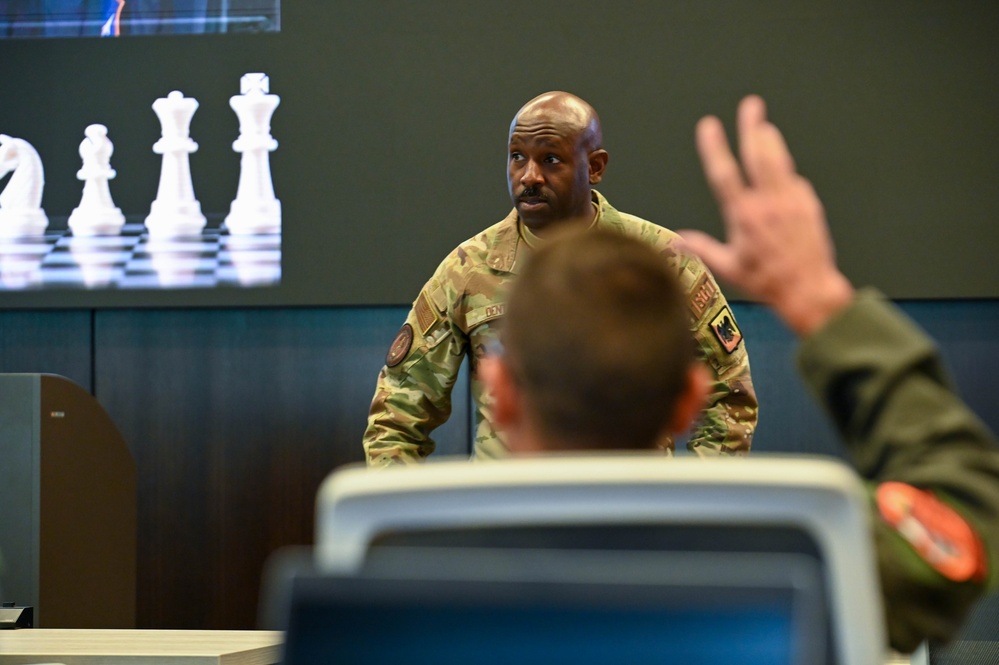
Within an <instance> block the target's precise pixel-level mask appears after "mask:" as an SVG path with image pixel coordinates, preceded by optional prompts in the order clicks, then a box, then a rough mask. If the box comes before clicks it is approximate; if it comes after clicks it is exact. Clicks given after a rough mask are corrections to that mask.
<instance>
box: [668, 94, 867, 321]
mask: <svg viewBox="0 0 999 665" xmlns="http://www.w3.org/2000/svg"><path fill="white" fill-rule="evenodd" d="M738 132H739V152H740V157H741V159H742V168H741V169H740V166H739V162H738V161H737V160H736V158H735V156H734V155H733V154H732V150H731V149H730V148H729V144H728V139H727V138H726V137H725V129H724V127H723V126H722V124H721V121H719V120H718V118H715V117H712V116H708V117H705V118H702V119H701V121H700V122H699V123H698V124H697V151H698V153H699V154H700V157H701V164H702V165H703V167H704V175H705V177H706V178H707V181H708V185H709V186H710V187H711V190H712V191H713V192H714V195H715V199H716V200H717V201H718V207H719V208H720V209H721V213H722V217H723V219H724V222H725V232H726V235H727V242H726V243H724V244H722V243H720V242H718V241H717V240H715V239H714V238H712V237H711V236H709V235H707V234H705V233H702V232H700V231H682V232H681V235H682V236H683V239H684V241H685V244H686V246H687V248H688V249H689V250H690V251H692V252H694V253H695V254H698V255H700V257H701V258H702V259H703V260H704V262H705V263H706V264H707V265H708V267H709V268H711V270H712V271H713V272H714V273H715V274H716V275H717V276H718V277H720V278H721V279H723V280H726V281H728V282H730V283H732V284H734V285H736V286H738V287H739V288H741V289H742V290H743V291H745V292H746V293H747V294H748V295H751V296H753V297H755V298H758V299H759V300H761V301H763V302H764V303H766V304H768V305H770V306H771V307H773V309H774V310H775V311H776V312H777V314H778V316H780V317H781V318H782V319H783V320H784V322H785V323H787V325H788V326H790V328H791V329H792V330H794V331H795V332H796V333H798V334H799V335H808V334H810V333H812V332H814V331H816V330H818V329H819V328H821V327H822V326H823V325H824V324H825V323H826V322H827V321H828V320H829V319H830V318H832V317H833V316H834V315H836V314H837V313H838V312H839V311H841V310H842V309H843V308H844V307H846V306H847V305H848V304H849V303H850V301H851V300H852V299H853V287H852V286H851V284H850V282H849V281H848V280H847V279H846V277H845V276H844V275H843V274H842V273H841V272H840V271H839V269H838V268H837V267H836V259H835V250H834V247H833V244H832V239H831V238H830V236H829V229H828V227H827V226H826V220H825V213H824V211H823V209H822V203H821V201H819V198H818V196H817V195H816V194H815V190H814V189H813V188H812V185H811V183H809V182H808V181H807V180H806V179H805V178H803V177H801V176H800V175H798V173H797V172H796V171H795V166H794V159H793V158H792V157H791V153H790V152H789V151H788V148H787V144H786V143H785V142H784V137H783V136H782V135H781V133H780V130H778V129H777V127H776V126H774V125H773V124H771V123H770V122H768V121H767V117H766V106H765V105H764V102H763V100H762V99H761V98H760V97H757V96H749V97H746V98H745V99H743V100H742V102H741V103H740V104H739V111H738Z"/></svg>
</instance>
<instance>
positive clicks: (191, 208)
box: [146, 90, 206, 238]
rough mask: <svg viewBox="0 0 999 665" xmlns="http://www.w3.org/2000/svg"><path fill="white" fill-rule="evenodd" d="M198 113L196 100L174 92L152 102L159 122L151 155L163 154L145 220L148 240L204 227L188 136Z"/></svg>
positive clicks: (194, 147) (191, 142) (192, 232)
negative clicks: (192, 175)
mask: <svg viewBox="0 0 999 665" xmlns="http://www.w3.org/2000/svg"><path fill="white" fill-rule="evenodd" d="M197 110H198V100H196V99H194V98H192V97H185V96H184V93H182V92H180V91H178V90H174V91H173V92H171V93H170V94H169V95H167V96H166V97H160V98H159V99H157V100H156V101H155V102H153V111H155V112H156V116H157V117H158V118H159V119H160V125H161V126H162V130H163V133H162V136H161V137H160V139H159V140H158V141H157V142H156V143H154V144H153V152H155V153H156V154H159V155H163V164H162V167H161V169H160V184H159V188H158V189H157V190H156V200H154V201H153V203H152V205H151V206H150V209H149V216H148V217H146V228H147V229H148V230H149V235H150V237H155V238H176V237H181V236H190V235H197V234H200V233H201V230H202V229H203V228H205V223H206V220H205V216H204V215H203V214H201V203H199V202H198V200H197V199H195V198H194V185H193V184H192V182H191V162H190V155H191V153H192V152H195V151H196V150H197V149H198V144H197V143H195V142H194V140H193V139H192V138H191V136H190V127H191V118H192V117H194V112H195V111H197Z"/></svg>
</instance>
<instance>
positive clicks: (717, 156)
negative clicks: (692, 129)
mask: <svg viewBox="0 0 999 665" xmlns="http://www.w3.org/2000/svg"><path fill="white" fill-rule="evenodd" d="M695 136H696V140H697V154H698V155H699V156H700V158H701V167H702V168H703V169H704V177H705V179H707V181H708V186H709V187H711V191H712V192H713V193H714V195H715V199H716V200H717V201H718V204H719V205H720V206H721V207H722V208H723V209H724V208H726V207H727V206H728V205H730V204H731V203H732V201H734V200H735V199H736V198H737V197H738V196H739V194H740V193H741V192H742V190H743V189H744V187H745V183H744V181H743V178H742V171H741V169H740V168H739V163H738V162H737V161H736V159H735V155H733V154H732V149H731V148H730V147H729V144H728V138H726V136H725V128H724V127H723V126H722V123H721V121H720V120H719V119H718V118H716V117H714V116H708V117H705V118H701V120H700V121H699V122H698V123H697V128H696V134H695Z"/></svg>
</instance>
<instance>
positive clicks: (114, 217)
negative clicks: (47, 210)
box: [69, 125, 125, 236]
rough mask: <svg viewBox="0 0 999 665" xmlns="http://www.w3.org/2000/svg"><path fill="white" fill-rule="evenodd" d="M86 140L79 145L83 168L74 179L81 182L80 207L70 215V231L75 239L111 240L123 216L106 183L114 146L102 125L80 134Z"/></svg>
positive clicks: (122, 221) (112, 172)
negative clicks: (101, 238)
mask: <svg viewBox="0 0 999 665" xmlns="http://www.w3.org/2000/svg"><path fill="white" fill-rule="evenodd" d="M83 134H84V136H86V137H87V138H85V139H83V142H82V143H80V158H81V159H82V160H83V168H81V169H80V170H79V171H77V172H76V177H77V178H78V179H79V180H82V181H83V196H82V197H81V198H80V205H79V206H77V207H76V208H74V209H73V212H72V213H70V215H69V228H70V230H72V231H73V235H74V236H113V235H118V234H119V233H121V227H123V226H124V225H125V215H123V214H122V213H121V208H118V207H116V206H115V204H114V201H112V200H111V189H110V188H109V187H108V181H109V180H111V179H112V178H114V177H115V170H114V169H113V168H111V153H113V152H114V146H113V145H112V144H111V140H110V139H109V138H108V128H107V127H105V126H104V125H89V126H88V127H87V129H86V130H84V132H83Z"/></svg>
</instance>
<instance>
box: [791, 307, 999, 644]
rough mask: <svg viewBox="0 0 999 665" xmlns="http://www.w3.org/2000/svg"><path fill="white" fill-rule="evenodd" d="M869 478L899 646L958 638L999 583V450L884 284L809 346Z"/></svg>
mask: <svg viewBox="0 0 999 665" xmlns="http://www.w3.org/2000/svg"><path fill="white" fill-rule="evenodd" d="M798 360H799V366H800V368H801V370H802V373H803V375H804V377H805V380H806V382H807V383H808V384H809V387H810V388H811V389H812V390H813V392H814V393H815V394H816V396H817V397H818V399H819V400H820V402H822V403H823V404H824V405H825V406H826V408H827V410H828V411H829V413H830V414H831V415H832V417H833V420H834V421H835V423H836V425H837V427H838V428H839V430H840V433H841V434H842V435H843V438H844V440H845V441H846V444H847V447H848V450H849V453H850V456H851V458H852V459H853V462H854V464H855V466H856V467H857V469H858V471H859V472H860V474H861V475H862V476H863V477H865V478H867V479H868V480H869V482H870V490H871V506H872V514H873V516H872V528H873V529H874V538H875V543H876V550H877V557H878V570H879V572H880V577H881V588H882V594H883V597H884V606H885V610H886V620H887V626H888V637H889V640H890V642H891V646H892V647H893V648H895V649H897V650H899V651H902V652H906V653H908V652H910V651H912V650H913V649H915V648H916V647H917V646H918V645H919V643H920V642H921V641H922V640H924V639H932V640H943V641H946V640H948V639H950V638H951V637H953V636H954V634H955V633H956V632H957V630H958V628H959V627H960V626H961V624H962V622H963V621H964V619H965V617H966V616H967V615H968V613H969V611H970V609H971V608H972V606H973V605H974V603H975V601H977V600H978V599H979V598H980V597H981V595H982V594H983V592H984V591H985V590H986V589H988V588H995V586H996V585H997V583H999V448H997V446H996V441H995V437H994V435H993V434H992V433H991V432H989V430H988V428H986V427H985V425H983V424H982V423H981V422H980V421H979V420H978V418H977V417H976V416H975V415H974V414H973V413H972V412H971V410H970V409H968V407H967V406H966V405H965V404H964V403H963V402H962V401H961V399H960V398H959V397H958V396H957V395H956V394H955V392H954V390H953V389H952V388H951V386H950V385H949V380H948V378H947V376H946V372H945V371H944V368H943V366H942V363H941V362H940V356H939V353H938V351H937V349H936V346H935V345H934V343H933V341H932V340H930V339H929V338H928V337H927V336H926V335H924V334H923V333H922V331H920V330H919V329H918V328H916V327H915V326H914V325H913V324H912V323H911V322H910V321H908V319H906V318H905V317H904V316H903V315H902V314H901V313H899V312H898V311H897V310H895V309H894V308H893V307H892V306H891V305H890V304H889V303H887V302H886V301H885V299H884V297H883V296H881V294H879V293H877V292H876V291H873V290H863V291H861V292H859V293H858V296H857V298H856V300H855V302H854V304H853V305H852V306H851V307H849V308H848V309H847V310H846V311H845V312H843V313H842V314H841V315H839V316H838V317H836V318H835V319H834V320H833V321H831V322H830V323H829V325H827V326H826V327H825V328H823V329H822V330H820V331H819V332H818V333H816V334H815V335H813V336H812V337H811V338H809V339H807V340H806V341H805V342H804V343H803V344H802V346H801V349H800V350H799V358H798Z"/></svg>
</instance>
